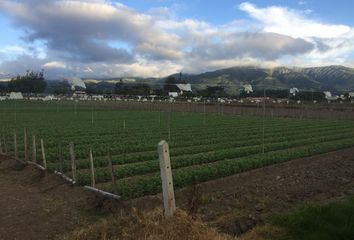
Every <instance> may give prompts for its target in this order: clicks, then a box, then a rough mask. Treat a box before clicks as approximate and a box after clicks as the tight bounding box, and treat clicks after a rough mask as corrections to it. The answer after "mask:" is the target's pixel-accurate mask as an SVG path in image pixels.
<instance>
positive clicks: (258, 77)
mask: <svg viewBox="0 0 354 240" xmlns="http://www.w3.org/2000/svg"><path fill="white" fill-rule="evenodd" d="M173 76H175V77H176V78H177V79H178V78H179V74H174V75H173ZM183 80H185V81H186V82H189V83H191V84H192V85H193V87H194V88H195V89H202V88H205V87H206V86H216V85H218V86H224V87H225V89H226V91H227V92H229V93H237V92H239V91H240V89H242V87H243V85H245V84H251V85H252V87H253V88H254V89H264V88H265V89H289V88H292V87H296V88H299V89H302V90H318V91H334V92H339V91H354V69H353V68H348V67H344V66H326V67H309V68H287V67H276V68H259V67H232V68H225V69H220V70H216V71H212V72H205V73H201V74H187V75H184V77H183Z"/></svg>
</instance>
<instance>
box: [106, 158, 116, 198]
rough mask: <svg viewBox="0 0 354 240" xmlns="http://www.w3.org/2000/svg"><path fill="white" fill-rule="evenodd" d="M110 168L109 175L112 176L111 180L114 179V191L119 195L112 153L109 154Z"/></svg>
mask: <svg viewBox="0 0 354 240" xmlns="http://www.w3.org/2000/svg"><path fill="white" fill-rule="evenodd" d="M107 159H108V168H109V173H110V174H111V179H112V189H113V193H115V194H116V193H117V191H118V189H117V184H116V178H115V176H114V169H113V164H112V157H111V153H108V157H107Z"/></svg>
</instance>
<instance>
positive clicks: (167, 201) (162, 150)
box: [157, 140, 176, 218]
mask: <svg viewBox="0 0 354 240" xmlns="http://www.w3.org/2000/svg"><path fill="white" fill-rule="evenodd" d="M157 149H158V153H159V161H160V171H161V180H162V194H163V205H164V208H165V217H166V218H170V217H172V216H173V214H174V212H175V210H176V202H175V194H174V190H173V180H172V171H171V161H170V152H169V148H168V143H167V142H166V141H164V140H162V141H161V142H159V144H158V148H157Z"/></svg>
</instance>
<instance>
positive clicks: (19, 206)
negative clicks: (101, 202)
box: [0, 156, 100, 240]
mask: <svg viewBox="0 0 354 240" xmlns="http://www.w3.org/2000/svg"><path fill="white" fill-rule="evenodd" d="M0 193H1V197H0V209H1V211H0V239H2V240H7V239H9V240H10V239H28V240H31V239H55V238H56V237H58V236H61V235H63V234H64V233H67V232H68V231H72V230H73V229H75V228H76V227H80V226H84V225H86V224H89V223H90V222H92V221H94V220H95V218H97V216H98V215H99V214H100V212H99V211H97V210H96V209H95V208H94V207H92V206H94V205H92V204H90V200H92V199H95V195H94V194H93V193H91V192H87V191H85V190H83V189H82V188H78V187H73V186H70V185H68V184H65V183H64V182H63V181H62V180H61V179H60V178H59V177H57V176H55V175H52V174H48V175H46V174H45V173H44V172H41V171H39V170H38V169H35V168H34V167H33V166H23V164H21V163H19V162H15V160H13V159H8V158H5V157H4V156H0Z"/></svg>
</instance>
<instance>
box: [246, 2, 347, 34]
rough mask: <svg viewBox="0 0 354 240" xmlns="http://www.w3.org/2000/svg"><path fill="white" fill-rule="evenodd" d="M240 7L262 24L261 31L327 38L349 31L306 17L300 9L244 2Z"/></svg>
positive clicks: (344, 26)
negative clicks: (262, 6)
mask: <svg viewBox="0 0 354 240" xmlns="http://www.w3.org/2000/svg"><path fill="white" fill-rule="evenodd" d="M240 9H241V10H243V11H245V12H247V13H248V14H249V15H250V16H251V17H253V18H254V19H257V20H258V21H259V22H260V23H261V24H262V25H263V31H265V32H273V33H279V34H284V35H287V36H291V37H294V38H311V37H316V38H327V39H333V38H338V37H345V35H346V34H348V33H349V32H350V31H351V28H350V27H349V26H346V25H334V24H324V23H320V22H317V21H314V20H311V19H308V18H307V17H306V16H304V15H303V14H302V13H301V12H300V11H296V10H292V9H288V8H285V7H277V6H272V7H266V8H257V7H256V6H255V5H253V4H251V3H248V2H245V3H242V4H241V5H240Z"/></svg>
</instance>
